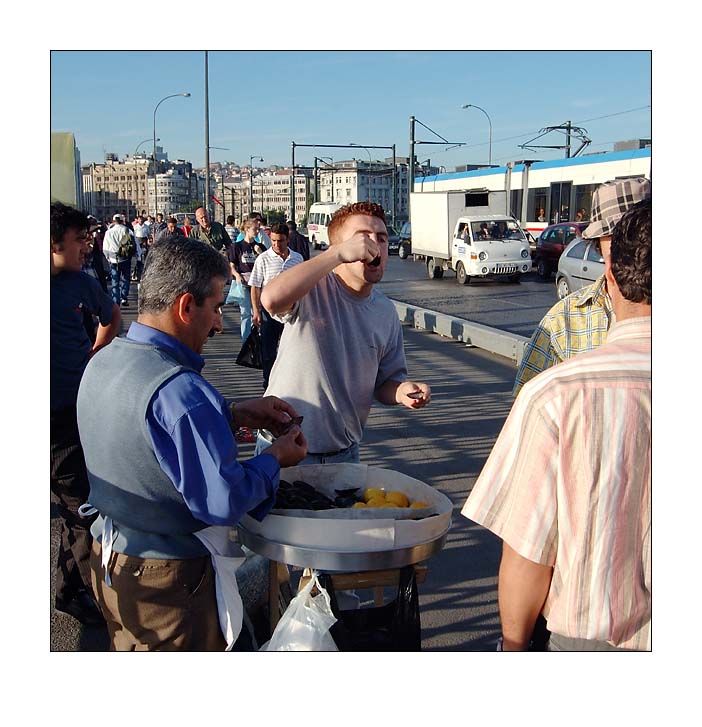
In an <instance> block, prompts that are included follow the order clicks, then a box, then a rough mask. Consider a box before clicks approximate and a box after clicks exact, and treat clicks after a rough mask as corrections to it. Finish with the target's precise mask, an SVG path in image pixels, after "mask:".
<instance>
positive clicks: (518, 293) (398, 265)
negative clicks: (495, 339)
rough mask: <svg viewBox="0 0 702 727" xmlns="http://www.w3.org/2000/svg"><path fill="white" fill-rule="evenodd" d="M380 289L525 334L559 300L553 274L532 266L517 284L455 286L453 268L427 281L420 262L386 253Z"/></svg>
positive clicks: (483, 282) (486, 282) (488, 282)
mask: <svg viewBox="0 0 702 727" xmlns="http://www.w3.org/2000/svg"><path fill="white" fill-rule="evenodd" d="M380 288H381V290H382V291H383V292H384V293H385V295H387V296H388V297H389V298H395V299H397V300H401V301H403V302H405V303H411V304H412V305H416V306H419V307H421V308H428V309H430V310H434V311H438V312H439V313H446V314H448V315H451V316H457V317H458V318H465V319H466V320H469V321H473V322H475V323H481V324H483V325H485V326H491V327H493V328H499V329H501V330H503V331H508V332H509V333H516V334H518V335H520V336H526V337H527V338H529V337H530V336H531V334H532V333H533V332H534V329H535V328H536V326H537V324H538V322H539V321H540V320H541V318H542V317H543V315H544V313H546V312H547V311H548V309H549V308H550V307H551V306H552V305H553V304H554V303H556V302H557V301H558V296H557V295H556V283H555V279H554V277H553V276H551V279H550V280H548V281H546V280H541V278H539V276H538V275H537V274H536V272H535V271H533V272H530V273H526V274H525V275H523V276H522V279H521V282H520V283H509V282H507V281H500V280H490V279H485V280H475V279H472V280H471V281H470V283H469V284H468V285H459V284H458V283H457V282H456V275H455V273H453V272H452V271H446V272H444V277H443V278H440V279H438V280H429V278H428V277H427V271H426V267H425V264H424V263H423V262H420V261H416V260H414V258H413V257H410V258H408V259H406V260H401V259H400V258H399V257H398V256H397V255H391V256H390V257H389V259H388V264H387V266H386V269H385V275H384V276H383V280H382V282H381V283H380Z"/></svg>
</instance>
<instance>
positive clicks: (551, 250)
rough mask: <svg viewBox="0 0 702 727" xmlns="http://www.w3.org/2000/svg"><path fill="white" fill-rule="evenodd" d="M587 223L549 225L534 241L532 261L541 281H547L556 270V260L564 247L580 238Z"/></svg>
mask: <svg viewBox="0 0 702 727" xmlns="http://www.w3.org/2000/svg"><path fill="white" fill-rule="evenodd" d="M589 224H590V223H589V222H559V223H558V224H556V225H549V226H548V227H547V228H546V229H545V230H544V231H543V232H542V233H541V234H540V235H539V239H538V240H537V241H536V249H535V250H534V254H533V260H534V265H535V267H536V272H537V273H538V274H539V277H540V278H543V280H548V279H549V278H550V277H551V273H552V272H554V271H555V270H557V269H558V259H559V258H560V256H561V253H562V252H563V250H565V248H566V245H568V243H569V242H570V241H571V240H572V239H574V238H576V237H581V236H582V233H583V230H584V229H585V228H586V227H587V226H588V225H589Z"/></svg>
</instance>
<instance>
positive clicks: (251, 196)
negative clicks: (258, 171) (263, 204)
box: [249, 154, 263, 214]
mask: <svg viewBox="0 0 702 727" xmlns="http://www.w3.org/2000/svg"><path fill="white" fill-rule="evenodd" d="M256 157H257V155H256V154H252V155H251V156H250V157H249V214H250V213H251V212H253V160H254V159H256ZM258 161H260V162H262V161H263V157H258ZM261 212H263V210H261Z"/></svg>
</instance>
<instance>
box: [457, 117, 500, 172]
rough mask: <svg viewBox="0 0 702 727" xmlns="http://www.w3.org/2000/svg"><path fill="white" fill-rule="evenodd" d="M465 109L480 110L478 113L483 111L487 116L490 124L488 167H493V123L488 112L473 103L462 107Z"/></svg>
mask: <svg viewBox="0 0 702 727" xmlns="http://www.w3.org/2000/svg"><path fill="white" fill-rule="evenodd" d="M461 108H463V109H478V111H482V112H483V113H484V114H485V116H487V120H488V124H489V126H490V136H489V140H488V165H489V166H492V121H490V117H489V116H488V112H487V111H486V110H485V109H481V108H480V106H476V105H475V104H472V103H467V104H465V105H464V106H461Z"/></svg>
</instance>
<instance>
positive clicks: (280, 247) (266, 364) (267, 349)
mask: <svg viewBox="0 0 702 727" xmlns="http://www.w3.org/2000/svg"><path fill="white" fill-rule="evenodd" d="M288 234H289V232H288V226H287V225H284V224H276V225H273V227H272V228H271V235H270V237H271V248H270V250H266V251H265V252H263V253H261V254H260V255H259V256H258V257H257V258H256V261H255V262H254V266H253V270H252V271H251V275H250V277H249V286H250V287H251V309H252V317H251V320H252V322H253V324H254V326H256V327H257V328H259V330H260V331H261V359H262V362H263V388H264V389H265V388H266V387H267V386H268V377H269V376H270V373H271V369H272V368H273V364H274V362H275V358H276V355H277V353H278V343H279V341H280V336H281V334H282V333H283V324H282V323H280V322H279V321H276V320H274V319H273V318H272V317H271V316H270V314H269V313H268V311H267V310H266V309H265V308H264V306H262V305H261V291H262V289H264V288H265V286H266V285H269V284H270V283H271V281H272V280H274V279H275V278H277V277H278V275H280V274H281V273H282V272H283V271H284V270H288V269H290V268H292V267H293V266H295V265H299V264H300V263H301V262H304V260H303V257H302V255H300V253H299V252H295V251H294V250H289V249H288Z"/></svg>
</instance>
